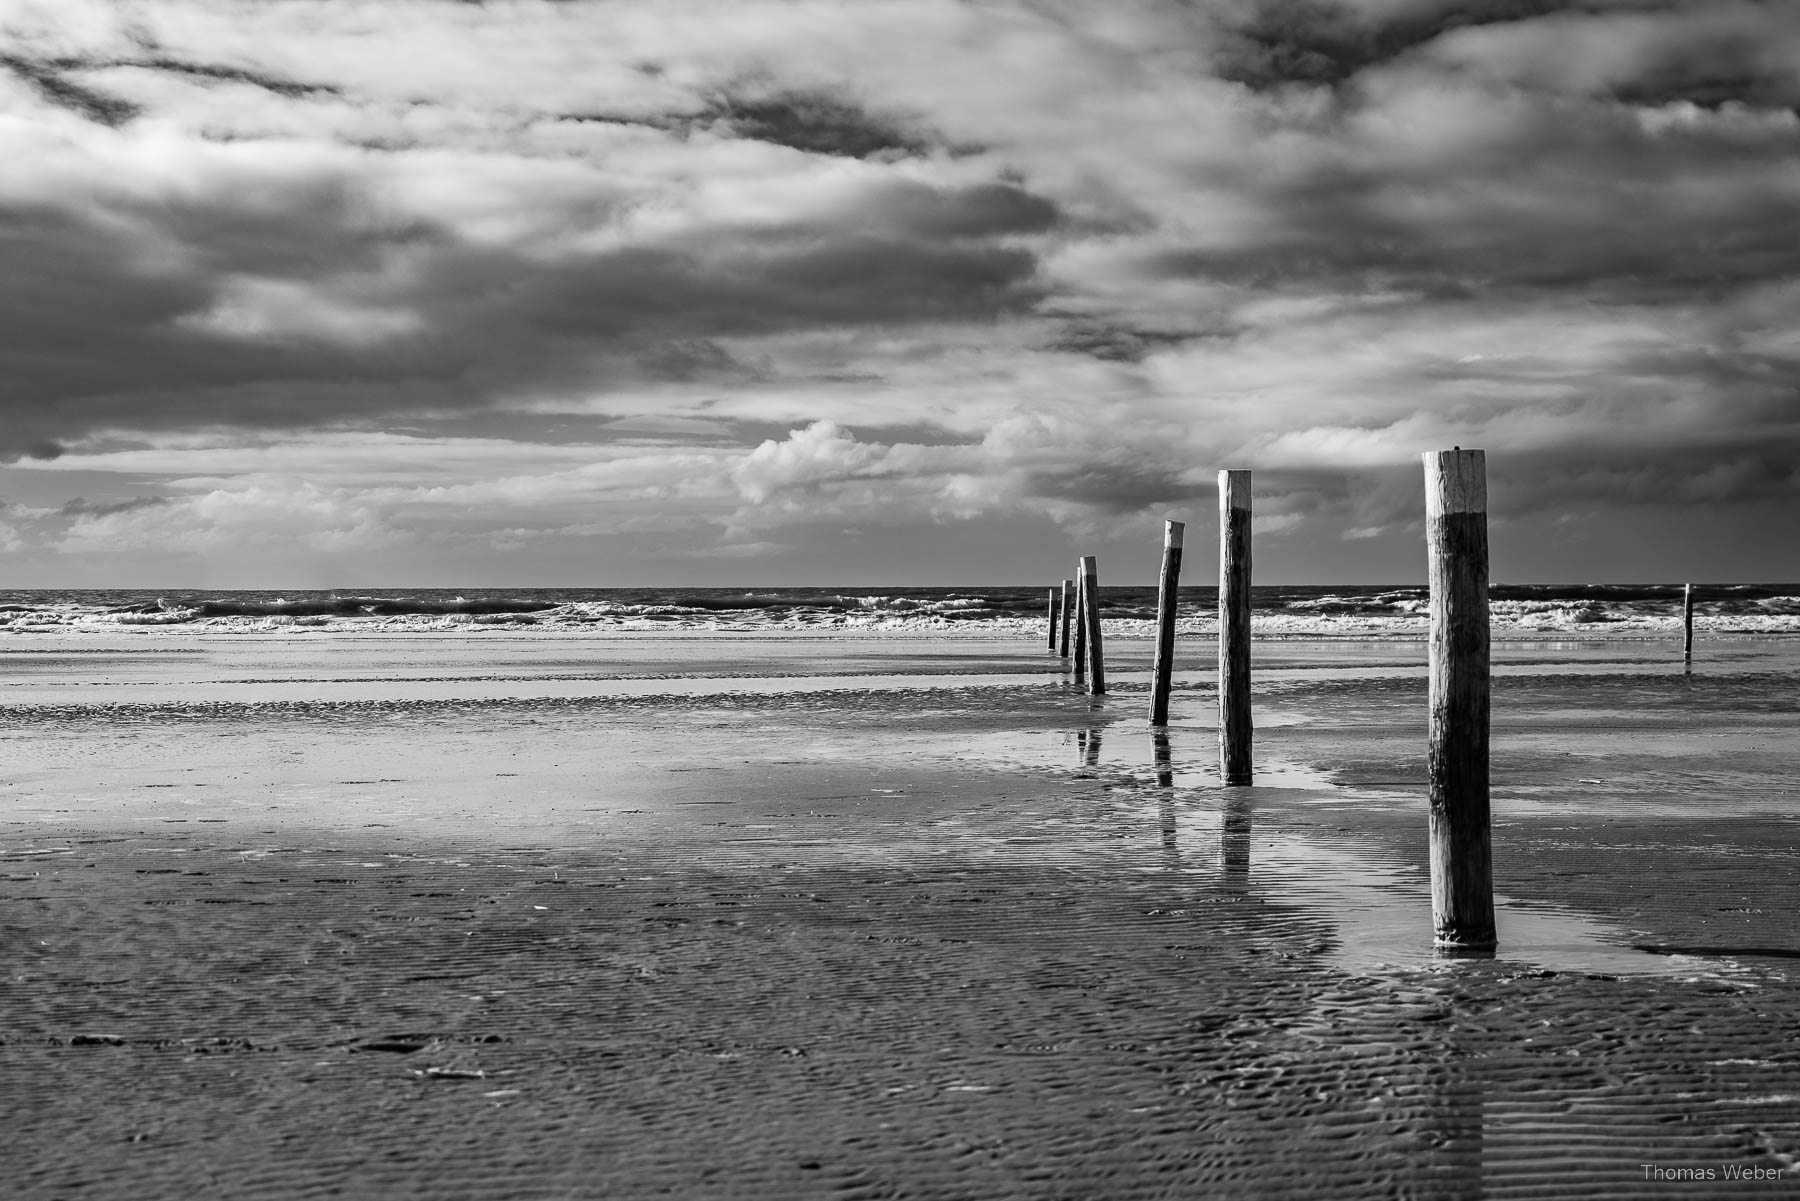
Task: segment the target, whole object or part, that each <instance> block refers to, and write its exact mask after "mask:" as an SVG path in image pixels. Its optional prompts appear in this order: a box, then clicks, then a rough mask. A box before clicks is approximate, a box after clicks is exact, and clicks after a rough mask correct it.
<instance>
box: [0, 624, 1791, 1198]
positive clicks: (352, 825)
mask: <svg viewBox="0 0 1800 1201" xmlns="http://www.w3.org/2000/svg"><path fill="white" fill-rule="evenodd" d="M1109 651H1110V652H1111V653H1112V656H1113V660H1114V664H1115V666H1113V668H1112V669H1111V670H1110V671H1109V679H1110V683H1111V685H1112V688H1113V693H1112V695H1110V696H1109V697H1107V698H1104V699H1093V698H1089V697H1086V696H1085V695H1083V694H1081V693H1080V692H1078V691H1076V690H1074V689H1072V688H1070V687H1069V686H1068V685H1067V683H1066V682H1065V680H1064V678H1063V677H1062V676H1061V674H1060V673H1059V672H1058V670H1057V664H1056V661H1055V660H1053V659H1051V658H1049V657H1047V656H1044V655H1043V654H1042V652H1041V651H1040V650H1039V649H1038V648H1037V647H1035V646H1033V645H1030V644H1026V645H1020V644H1019V643H1017V642H1004V643H1001V642H992V643H989V642H981V641H977V640H965V641H960V642H959V641H947V640H941V639H931V638H928V637H921V638H918V639H899V638H893V637H884V638H877V639H856V638H846V637H819V638H804V637H794V636H789V635H783V636H774V637H769V636H764V637H757V636H746V637H743V638H738V639H721V638H719V637H716V636H714V637H711V638H707V639H683V638H650V637H646V636H642V635H638V636H632V637H612V638H593V639H571V638H567V637H557V638H549V639H546V638H533V637H531V636H528V635H523V634H515V633H511V632H508V633H495V634H484V635H482V636H481V638H480V639H479V640H475V639H467V638H454V637H432V636H416V637H411V638H390V639H367V640H365V639H360V638H344V637H337V638H331V639H307V638H286V639H284V638H276V637H271V638H233V639H229V640H224V639H207V638H182V637H179V636H169V637H163V636H159V637H156V638H154V639H147V638H136V639H132V638H124V639H118V640H114V641H111V642H108V641H105V640H97V639H94V638H70V639H60V640H53V639H43V640H27V639H19V640H17V641H16V642H9V643H8V644H7V645H6V646H5V647H4V648H0V660H4V668H5V676H6V683H5V684H4V685H3V686H0V741H3V742H4V747H5V756H6V760H5V761H6V763H7V770H6V772H5V773H4V774H3V775H0V876H3V877H4V878H3V879H0V954H3V956H4V964H5V967H6V972H5V976H4V983H3V984H0V1098H4V1099H5V1100H4V1108H5V1116H6V1118H7V1124H8V1131H9V1136H8V1138H7V1139H6V1140H4V1142H3V1143H0V1180H4V1181H5V1182H6V1185H5V1190H4V1191H5V1194H6V1195H7V1196H17V1197H22V1198H39V1197H44V1198H62V1197H74V1196H81V1197H120V1198H127V1197H129V1198H164V1197H167V1198H177V1197H180V1198H186V1197H197V1196H207V1197H211V1196H218V1197H233V1198H237V1197H303V1196H315V1195H343V1196H351V1197H370V1198H385V1197H433V1198H435V1197H471V1198H476V1197H496V1198H497V1197H646V1196H658V1195H673V1196H682V1197H758V1196H762V1197H775V1198H778V1197H799V1196H813V1195H826V1194H830V1195H834V1196H844V1197H869V1198H875V1197H925V1198H936V1197H945V1198H952V1197H954V1198H990V1197H1034V1198H1036V1197H1043V1198H1052V1197H1054V1198H1090V1197H1104V1198H1111V1197H1121V1198H1135V1197H1196V1196H1233V1195H1239V1196H1286V1195H1309V1196H1331V1197H1390V1196H1411V1197H1477V1196H1493V1197H1503V1196H1524V1195H1537V1196H1617V1197H1640V1196H1662V1195H1671V1196H1757V1197H1763V1196H1780V1195H1786V1194H1789V1193H1791V1192H1792V1191H1793V1190H1794V1189H1795V1183H1794V1182H1795V1180H1796V1179H1797V1178H1800V1051H1796V1050H1795V1049H1794V1048H1795V1047H1796V1046H1800V1039H1797V1036H1800V1003H1797V1002H1800V982H1790V976H1792V975H1793V974H1794V973H1793V970H1792V969H1793V968H1794V966H1795V965H1794V962H1793V961H1794V959H1795V958H1796V957H1797V956H1800V923H1797V922H1796V920H1795V913H1796V903H1795V900H1794V898H1795V896H1796V895H1797V891H1796V889H1797V885H1800V843H1797V839H1796V834H1797V833H1800V828H1797V827H1796V824H1795V818H1796V806H1795V800H1796V797H1795V792H1796V790H1797V789H1800V738H1797V737H1796V734H1797V733H1800V689H1797V688H1796V684H1797V683H1800V645H1797V644H1796V643H1795V642H1793V641H1779V640H1743V641H1736V642H1732V643H1729V644H1724V643H1721V644H1719V645H1717V646H1709V647H1707V648H1706V651H1707V653H1706V655H1705V657H1703V659H1702V661H1701V662H1699V663H1697V664H1696V669H1695V671H1694V673H1693V674H1692V675H1686V674H1684V673H1683V672H1682V671H1681V668H1680V665H1679V662H1678V661H1677V660H1678V652H1677V654H1676V655H1675V656H1671V654H1670V648H1669V647H1668V646H1667V645H1666V644H1656V643H1648V644H1622V643H1611V644H1609V643H1600V642H1583V643H1568V642H1565V643H1543V644H1516V645H1506V646H1502V647H1497V648H1496V654H1497V672H1496V690H1495V752H1494V753H1495V759H1494V793H1495V835H1494V837H1495V861H1496V876H1497V880H1496V887H1497V891H1498V892H1499V894H1500V902H1501V910H1500V914H1501V939H1502V946H1501V948H1500V950H1499V952H1498V954H1497V955H1496V956H1495V957H1494V958H1493V959H1486V960H1481V959H1475V960H1469V959H1460V960H1446V959H1441V958H1438V957H1436V956H1435V955H1434V954H1433V953H1432V951H1431V949H1430V947H1429V939H1430V929H1429V903H1428V901H1427V899H1426V874H1425V863H1426V859H1425V840H1424V815H1423V806H1424V800H1423V786H1424V750H1423V731H1424V717H1423V703H1424V679H1423V671H1422V656H1423V648H1421V647H1419V646H1417V645H1416V644H1404V643H1346V642H1337V643H1282V644H1274V645H1259V646H1258V648H1257V655H1258V693H1257V697H1256V700H1257V717H1258V725H1259V735H1258V760H1259V775H1258V783H1257V786H1256V787H1253V788H1249V789H1225V788H1221V787H1218V786H1217V785H1216V784H1215V783H1214V782H1213V781H1214V779H1215V776H1214V771H1215V768H1216V761H1217V760H1216V751H1215V748H1214V746H1213V745H1212V744H1213V740H1214V738H1215V731H1214V726H1213V720H1212V712H1211V709H1212V693H1211V691H1210V687H1209V681H1210V672H1208V671H1206V670H1204V667H1203V666H1200V664H1203V663H1204V657H1205V648H1204V647H1197V648H1194V649H1193V650H1192V651H1191V652H1190V659H1191V660H1192V661H1194V662H1195V664H1196V666H1195V669H1194V670H1190V671H1184V672H1182V673H1181V674H1180V675H1179V676H1178V684H1179V687H1178V691H1177V693H1176V698H1175V703H1174V708H1173V723H1172V726H1171V728H1170V730H1169V731H1168V734H1167V737H1166V739H1159V738H1157V737H1156V736H1155V735H1154V734H1153V732H1152V731H1151V730H1150V729H1149V727H1148V726H1147V725H1146V723H1145V721H1144V717H1143V712H1144V704H1145V695H1144V689H1145V687H1146V679H1145V674H1144V672H1143V666H1144V665H1143V663H1142V656H1143V654H1144V653H1145V652H1146V651H1147V648H1146V647H1141V646H1137V645H1134V644H1133V643H1131V642H1129V641H1124V640H1121V641H1120V642H1119V643H1118V644H1116V645H1111V644H1109ZM1647 1165H1648V1166H1647ZM1737 1170H1743V1171H1746V1172H1761V1173H1765V1174H1769V1175H1767V1176H1765V1177H1764V1178H1751V1179H1734V1178H1731V1177H1730V1175H1729V1173H1730V1172H1732V1171H1737ZM1695 1171H1698V1172H1708V1171H1710V1172H1711V1173H1712V1174H1713V1178H1711V1179H1705V1178H1702V1179H1700V1180H1689V1179H1681V1178H1679V1177H1677V1176H1673V1175H1670V1174H1669V1173H1675V1172H1679V1173H1681V1174H1687V1173H1690V1172H1695ZM1777 1172H1779V1173H1781V1175H1780V1176H1779V1177H1774V1176H1773V1175H1772V1174H1773V1173H1777Z"/></svg>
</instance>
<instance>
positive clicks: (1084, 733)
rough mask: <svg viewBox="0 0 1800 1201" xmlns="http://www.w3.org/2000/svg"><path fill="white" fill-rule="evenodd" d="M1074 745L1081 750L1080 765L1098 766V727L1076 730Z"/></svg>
mask: <svg viewBox="0 0 1800 1201" xmlns="http://www.w3.org/2000/svg"><path fill="white" fill-rule="evenodd" d="M1075 746H1076V747H1077V748H1078V749H1079V750H1080V752H1081V766H1083V767H1099V766H1100V731H1099V730H1098V729H1088V730H1078V731H1076V733H1075Z"/></svg>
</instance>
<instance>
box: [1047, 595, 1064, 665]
mask: <svg viewBox="0 0 1800 1201" xmlns="http://www.w3.org/2000/svg"><path fill="white" fill-rule="evenodd" d="M1060 598H1061V594H1060V593H1059V592H1058V591H1057V590H1056V589H1054V588H1052V589H1050V600H1049V602H1048V604H1047V605H1046V611H1047V612H1048V613H1049V614H1050V633H1049V635H1048V638H1049V644H1050V653H1051V654H1053V655H1054V654H1055V653H1056V602H1057V601H1058V600H1059V599H1060Z"/></svg>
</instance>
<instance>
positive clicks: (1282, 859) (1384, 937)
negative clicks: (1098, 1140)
mask: <svg viewBox="0 0 1800 1201" xmlns="http://www.w3.org/2000/svg"><path fill="white" fill-rule="evenodd" d="M1263 716H1265V715H1264V714H1259V718H1262V717H1263ZM1266 716H1267V718H1268V719H1269V720H1268V721H1267V722H1266V723H1259V724H1266V725H1267V726H1270V727H1278V726H1281V725H1298V724H1303V723H1304V722H1305V721H1306V720H1307V716H1306V715H1305V714H1303V713H1298V712H1278V711H1269V712H1268V713H1267V715H1266ZM1212 733H1213V732H1212V731H1211V730H1208V729H1206V728H1205V727H1203V726H1199V725H1195V724H1189V725H1185V726H1175V727H1172V728H1169V729H1165V730H1160V731H1153V730H1149V729H1147V728H1144V727H1140V726H1139V725H1138V724H1137V723H1135V722H1120V723H1118V724H1116V725H1114V726H1111V727H1102V726H1084V727H1080V728H1077V729H1073V730H1002V731H993V732H990V733H986V734H981V735H976V736H972V737H969V738H967V739H964V740H960V741H959V746H958V749H957V752H956V753H957V755H958V756H959V757H962V758H967V759H975V760H979V761H982V762H984V763H996V762H998V763H1012V764H1018V765H1020V766H1031V767H1039V768H1042V767H1061V768H1065V769H1069V768H1073V769H1076V770H1077V774H1095V775H1105V776H1106V777H1107V778H1109V779H1110V780H1112V782H1114V783H1125V784H1128V785H1137V786H1140V787H1143V788H1146V789H1149V790H1151V792H1152V795H1155V794H1156V793H1162V795H1161V796H1159V797H1158V798H1157V800H1156V801H1155V802H1154V807H1153V808H1146V809H1143V810H1141V812H1142V813H1143V815H1144V819H1145V821H1146V822H1147V823H1153V825H1154V828H1155V829H1156V830H1157V831H1158V835H1159V838H1160V841H1161V845H1162V847H1163V850H1164V852H1165V856H1164V858H1163V859H1162V860H1161V861H1159V862H1158V863H1157V864H1155V865H1153V868H1152V870H1169V869H1170V868H1172V867H1173V868H1178V869H1179V870H1183V871H1189V872H1195V873H1200V874H1208V873H1212V874H1217V875H1218V876H1219V878H1220V879H1221V880H1222V881H1224V882H1225V883H1228V884H1230V885H1232V886H1234V887H1237V886H1241V887H1244V888H1246V889H1248V890H1250V891H1252V892H1254V893H1255V894H1256V895H1258V896H1260V897H1263V898H1266V899H1268V900H1270V901H1275V902H1279V903H1282V904H1285V905H1293V906H1300V907H1303V908H1305V909H1308V910H1314V911H1317V912H1318V913H1319V914H1321V915H1323V916H1324V917H1326V918H1327V919H1329V921H1330V922H1331V923H1332V924H1333V925H1335V926H1336V928H1337V931H1338V937H1337V938H1336V939H1335V940H1332V941H1331V945H1330V947H1329V949H1327V950H1325V951H1324V952H1323V955H1322V958H1323V960H1324V962H1326V963H1329V964H1330V965H1332V966H1335V967H1338V968H1341V969H1344V970H1347V971H1356V972H1366V971H1370V970H1376V969H1381V968H1419V967H1428V966H1433V965H1437V964H1440V963H1442V962H1443V959H1442V958H1441V957H1440V956H1439V955H1438V954H1437V953H1436V952H1435V951H1434V950H1433V948H1432V943H1431V895H1430V881H1429V879H1428V877H1427V874H1426V872H1425V871H1424V869H1423V868H1421V867H1418V866H1416V865H1413V864H1410V863H1405V862H1402V861H1400V860H1399V859H1398V858H1397V857H1393V856H1384V855H1383V853H1382V851H1381V850H1380V849H1379V848H1378V847H1377V846H1375V845H1373V844H1370V845H1353V844H1351V843H1350V842H1349V840H1332V839H1327V838H1325V837H1320V836H1312V835H1302V834H1299V833H1296V832H1294V831H1292V830H1287V829H1280V828H1270V829H1262V830H1259V829H1257V828H1256V816H1255V814H1256V807H1257V801H1258V799H1259V798H1260V799H1264V800H1266V801H1269V802H1276V801H1279V802H1280V803H1282V804H1284V805H1286V806H1292V805H1293V804H1295V803H1299V804H1303V805H1308V806H1319V805H1331V804H1342V805H1345V806H1346V807H1349V806H1355V807H1357V808H1364V807H1367V806H1368V805H1371V804H1382V805H1384V806H1388V805H1408V806H1415V807H1417V806H1421V797H1420V796H1419V794H1417V793H1416V792H1414V793H1398V792H1395V793H1391V794H1387V793H1382V794H1378V793H1377V792H1376V791H1375V790H1371V789H1366V788H1364V789H1356V790H1354V791H1351V790H1346V789H1341V788H1337V787H1335V786H1334V785H1333V784H1332V782H1331V779H1330V776H1329V773H1327V772H1324V771H1321V770H1318V769H1316V768H1312V767H1309V766H1307V765H1305V764H1300V763H1294V762H1290V761H1283V760H1279V759H1265V760H1263V761H1261V762H1259V764H1258V766H1257V770H1256V784H1255V785H1254V786H1253V787H1251V788H1248V789H1243V788H1223V787H1221V786H1219V782H1218V774H1217V772H1218V756H1217V751H1216V748H1215V747H1213V746H1212V744H1211V742H1210V741H1209V740H1210V738H1211V736H1212ZM1165 789H1166V790H1168V791H1167V792H1166V793H1163V790H1165ZM1419 816H1420V821H1421V822H1423V821H1424V812H1423V809H1422V807H1421V808H1420V815H1419ZM1495 907H1496V915H1495V916H1496V921H1497V923H1498V926H1499V935H1500V944H1501V945H1500V948H1499V950H1498V951H1497V952H1496V954H1495V955H1494V956H1493V958H1494V959H1495V960H1496V961H1499V962H1502V963H1512V964H1518V965H1522V966H1529V967H1534V968H1544V969H1549V970H1553V971H1580V972H1595V973H1606V974H1629V975H1668V976H1698V975H1717V974H1719V973H1720V971H1721V970H1722V965H1721V963H1720V961H1718V960H1714V959H1697V958H1690V957H1686V956H1667V955H1653V954H1649V953H1646V952H1643V951H1638V950H1634V949H1632V948H1631V947H1628V946H1622V945H1620V944H1621V943H1622V942H1624V941H1625V940H1626V938H1628V937H1629V932H1627V931H1625V930H1623V929H1620V928H1618V927H1617V926H1615V925H1612V924H1609V923H1607V922H1605V921H1602V920H1600V919H1597V918H1591V917H1587V916H1584V915H1582V914H1579V913H1576V912H1573V911H1570V910H1566V909H1561V908H1556V907H1552V906H1548V905H1541V904H1532V903H1530V902H1527V901H1523V900H1518V899H1514V898H1509V897H1506V896H1503V895H1497V896H1496V897H1495Z"/></svg>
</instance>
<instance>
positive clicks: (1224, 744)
mask: <svg viewBox="0 0 1800 1201" xmlns="http://www.w3.org/2000/svg"><path fill="white" fill-rule="evenodd" d="M1251 737H1252V731H1251V724H1250V473H1249V472H1248V471H1221V472H1220V473H1219V778H1220V779H1221V780H1222V781H1223V782H1225V783H1226V784H1248V783H1250V774H1251V770H1250V743H1251Z"/></svg>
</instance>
